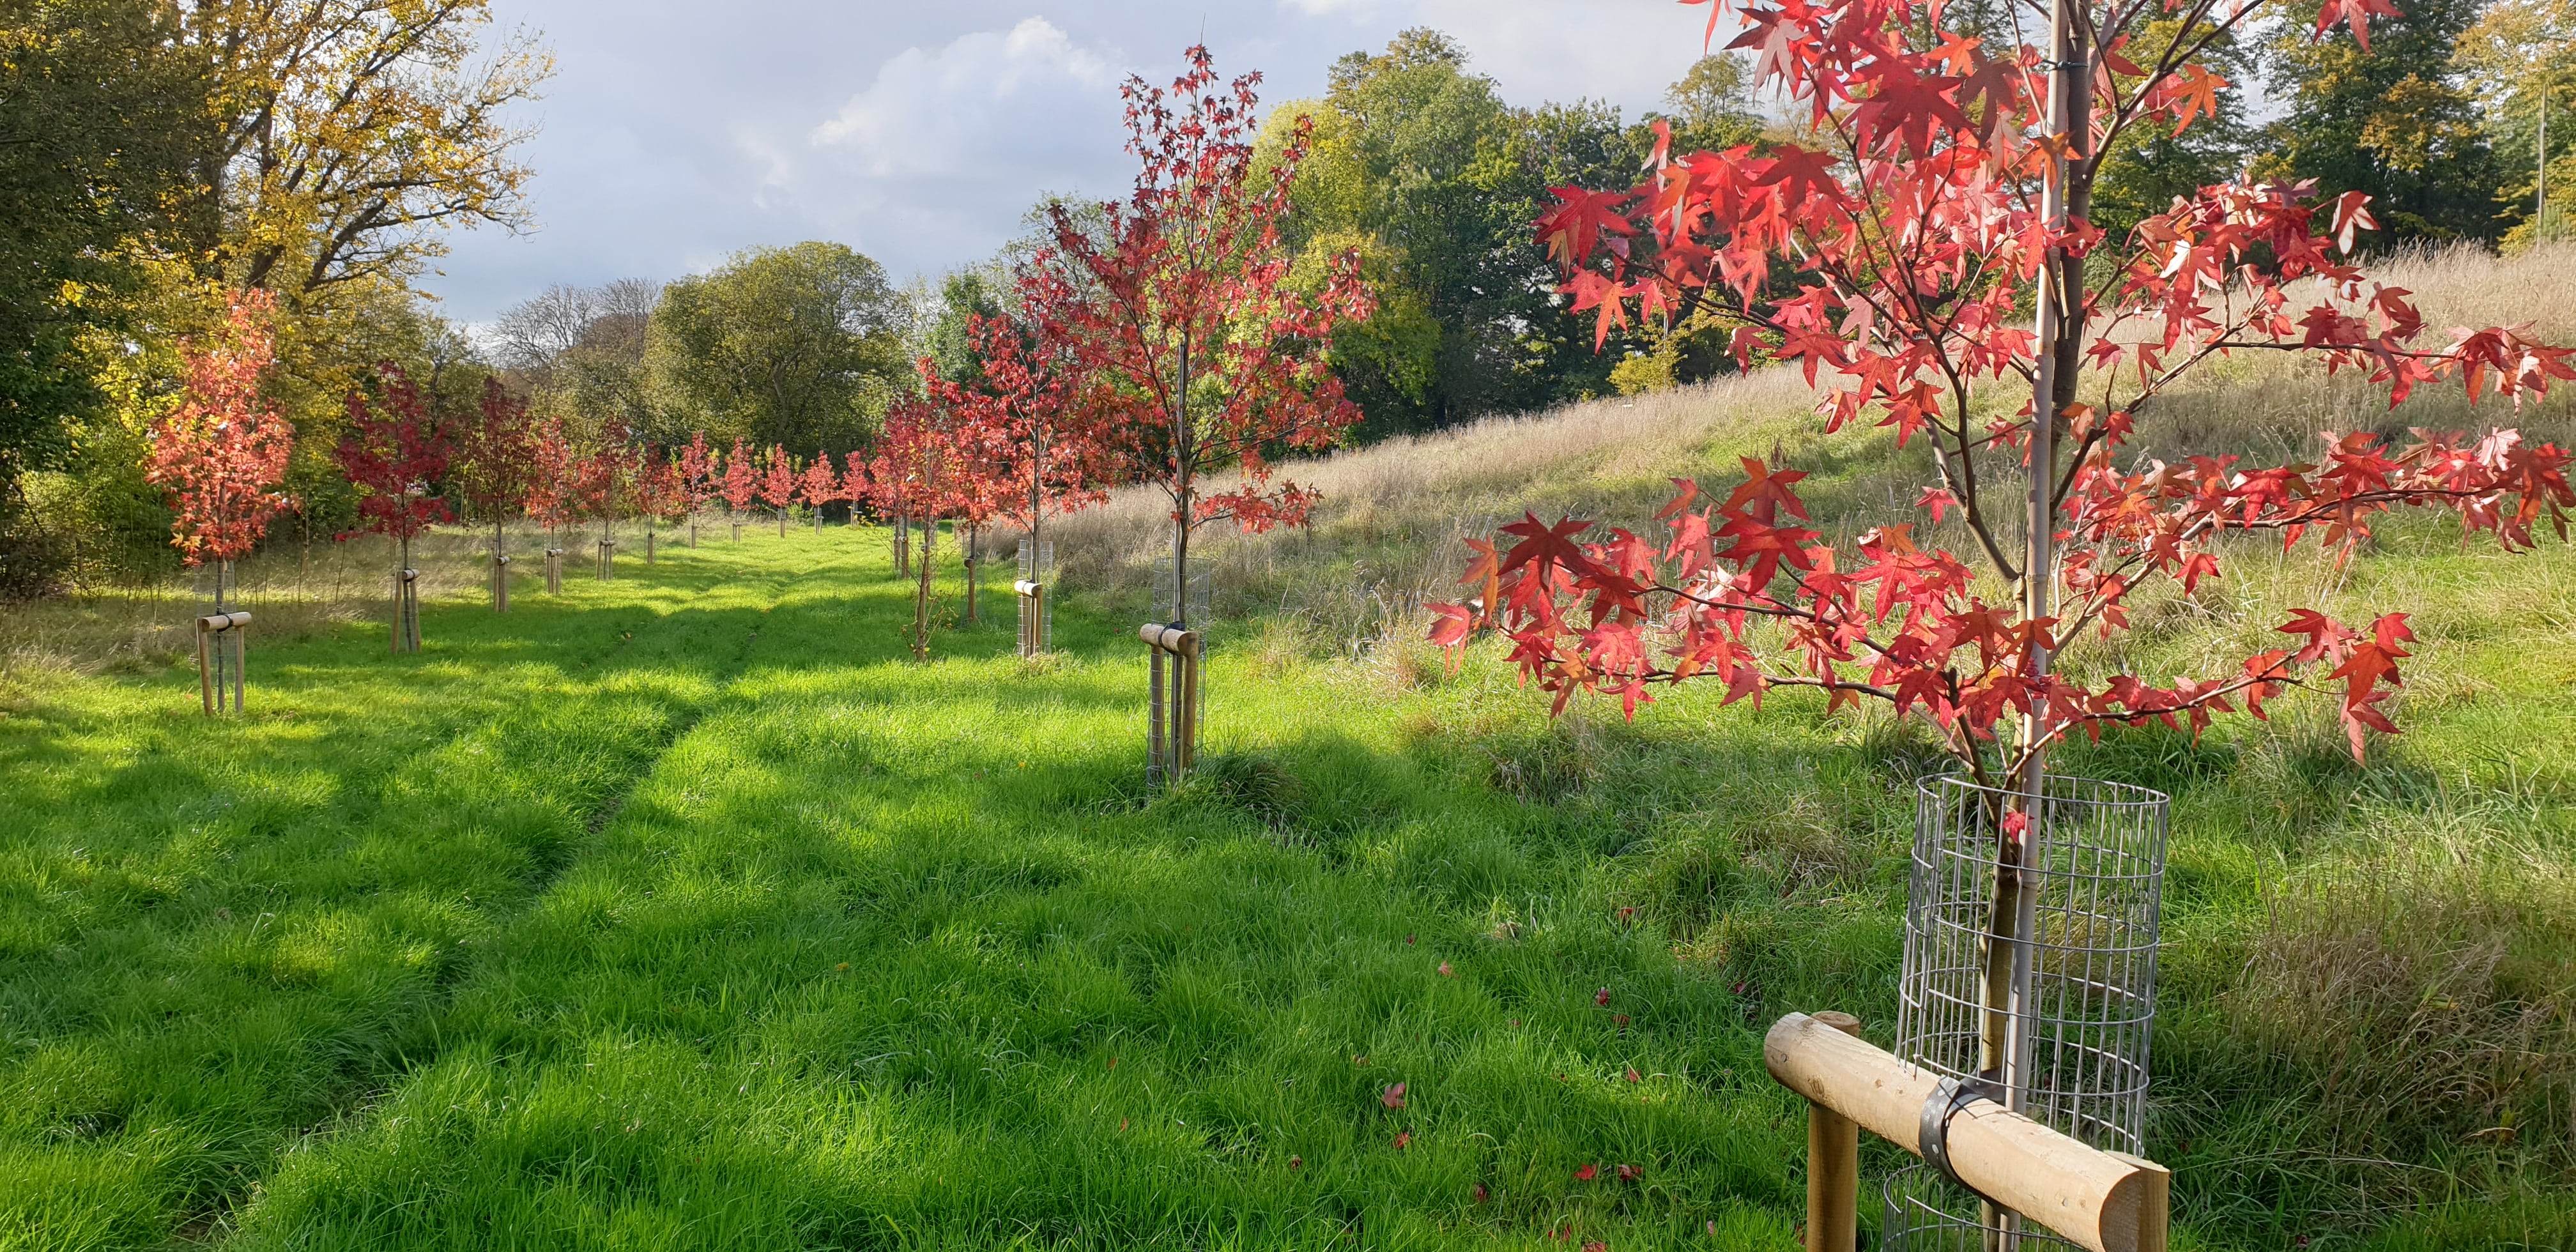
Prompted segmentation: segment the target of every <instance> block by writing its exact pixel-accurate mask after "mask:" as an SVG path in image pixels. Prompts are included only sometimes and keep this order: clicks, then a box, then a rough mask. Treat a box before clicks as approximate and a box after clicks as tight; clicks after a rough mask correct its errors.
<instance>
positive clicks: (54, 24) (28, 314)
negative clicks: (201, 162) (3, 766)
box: [0, 0, 213, 593]
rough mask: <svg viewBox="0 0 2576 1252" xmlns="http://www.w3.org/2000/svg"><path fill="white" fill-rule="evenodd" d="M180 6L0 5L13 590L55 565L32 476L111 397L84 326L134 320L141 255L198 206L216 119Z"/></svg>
mask: <svg viewBox="0 0 2576 1252" xmlns="http://www.w3.org/2000/svg"><path fill="white" fill-rule="evenodd" d="M181 16H182V14H181V10H180V8H179V6H177V5H175V4H169V3H154V2H150V0H142V2H137V0H52V2H50V3H44V4H21V5H13V6H11V10H10V13H9V15H8V17H7V18H6V19H5V20H0V221H6V222H7V223H8V224H9V229H8V230H6V231H0V593H6V592H8V591H9V590H11V589H12V588H17V589H33V588H35V587H37V586H40V585H42V584H43V583H44V582H45V581H47V578H48V573H49V571H48V569H47V568H46V566H47V562H46V561H44V560H43V559H41V557H40V553H39V551H38V550H37V538H36V535H35V533H34V531H33V530H32V528H29V529H24V530H22V524H23V523H25V521H26V519H24V518H23V517H22V516H21V512H20V509H21V502H20V498H21V491H22V485H21V475H22V474H23V473H24V472H26V471H28V470H31V469H49V468H53V467H55V466H57V465H60V464H62V463H63V462H64V460H65V459H66V458H67V457H68V456H69V455H70V453H71V451H72V449H73V445H74V430H75V427H76V425H77V423H78V421H79V420H80V419H81V418H83V417H85V416H86V415H89V414H91V413H94V412H96V411H98V410H99V408H100V407H101V406H102V405H103V404H104V402H105V399H106V397H105V396H104V395H103V394H102V393H101V390H100V388H99V387H98V385H97V382H96V378H95V370H93V369H92V368H91V366H90V363H88V362H86V361H85V360H83V359H82V355H81V353H80V351H79V343H80V340H81V338H82V336H83V335H84V333H85V332H92V331H124V330H126V329H129V328H130V326H131V323H132V318H131V317H130V316H129V314H130V313H131V310H130V308H129V307H128V305H127V303H126V302H125V301H122V300H118V299H115V298H111V297H112V295H113V293H117V292H121V291H124V290H126V289H129V288H131V287H133V286H135V285H137V284H138V283H139V282H140V281H141V278H140V276H139V275H138V273H137V272H136V271H137V268H138V266H137V262H136V254H137V253H138V251H141V250H144V249H147V248H149V247H151V246H153V245H154V243H155V242H156V241H157V242H159V243H171V242H175V238H174V237H175V236H177V235H179V234H183V233H185V232H184V231H183V229H182V228H183V227H184V226H185V225H187V224H188V223H189V221H190V220H191V217H190V214H189V213H188V211H187V209H188V205H187V202H186V197H185V194H184V193H185V192H186V190H187V188H188V187H189V186H190V184H191V181H192V180H191V178H190V173H191V167H192V163H193V162H194V161H195V160H196V159H197V158H198V157H199V155H200V154H201V153H202V151H203V148H204V145H205V144H206V142H208V141H209V140H210V138H211V136H212V133H213V126H212V123H211V122H210V121H209V120H208V115H207V110H206V107H205V106H206V90H207V81H206V74H205V71H204V67H203V65H202V64H201V63H200V62H198V61H197V60H196V59H195V58H193V57H191V56H189V55H188V54H186V53H185V52H184V51H183V50H181V49H178V48H175V47H174V46H173V38H174V36H175V35H176V33H177V32H178V29H179V23H180V20H181Z"/></svg>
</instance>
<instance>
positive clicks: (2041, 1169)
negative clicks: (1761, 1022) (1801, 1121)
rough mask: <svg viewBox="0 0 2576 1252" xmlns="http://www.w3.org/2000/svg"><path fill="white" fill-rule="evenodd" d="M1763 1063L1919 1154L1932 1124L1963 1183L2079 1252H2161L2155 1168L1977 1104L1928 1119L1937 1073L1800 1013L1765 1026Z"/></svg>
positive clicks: (2162, 1176)
mask: <svg viewBox="0 0 2576 1252" xmlns="http://www.w3.org/2000/svg"><path fill="white" fill-rule="evenodd" d="M1762 1062H1763V1065H1764V1066H1765V1067H1766V1068H1768V1069H1769V1070H1770V1071H1771V1076H1772V1077H1773V1078H1774V1079H1777V1080H1778V1081H1779V1083H1780V1085H1782V1086H1784V1087H1787V1088H1789V1089H1790V1090H1792V1091H1795V1092H1797V1093H1798V1094H1800V1095H1802V1096H1805V1097H1806V1098H1807V1100H1808V1102H1809V1103H1811V1104H1814V1105H1818V1106H1821V1107H1824V1108H1827V1109H1831V1110H1832V1111H1834V1112H1835V1113H1838V1114H1841V1115H1842V1116H1844V1117H1846V1118H1849V1119H1851V1120H1852V1121H1853V1122H1855V1123H1857V1124H1858V1125H1859V1126H1860V1127H1862V1128H1864V1129H1866V1130H1868V1131H1869V1132H1870V1133H1872V1134H1875V1135H1877V1136H1879V1137H1880V1138H1882V1139H1885V1140H1887V1141H1889V1142H1890V1143H1893V1144H1895V1145H1896V1146H1898V1147H1901V1148H1904V1149H1905V1150H1906V1151H1908V1152H1912V1153H1914V1154H1915V1155H1917V1156H1921V1155H1923V1154H1924V1149H1925V1146H1926V1145H1925V1144H1924V1142H1923V1140H1924V1137H1925V1136H1926V1134H1927V1133H1930V1132H1931V1128H1932V1127H1934V1126H1936V1125H1937V1126H1938V1127H1939V1128H1940V1133H1941V1135H1942V1137H1943V1142H1944V1144H1945V1146H1946V1148H1947V1151H1946V1153H1945V1155H1946V1156H1947V1157H1948V1160H1949V1164H1950V1168H1951V1170H1952V1171H1953V1173H1954V1175H1955V1176H1956V1177H1957V1179H1958V1180H1959V1182H1960V1183H1961V1184H1962V1185H1964V1186H1966V1187H1967V1188H1968V1189H1969V1190H1971V1191H1974V1192H1976V1193H1977V1194H1978V1195H1980V1196H1983V1197H1986V1198H1987V1199H1989V1200H1991V1201H1992V1202H1994V1203H1995V1204H1996V1205H1999V1206H2001V1207H2003V1208H2006V1209H2009V1210H2011V1211H2013V1212H2015V1213H2018V1214H2020V1215H2021V1216H2022V1217H2024V1218H2027V1219H2029V1220H2031V1221H2035V1222H2038V1223H2039V1224H2040V1225H2042V1226H2046V1227H2047V1228H2049V1229H2050V1230H2053V1231H2055V1232H2057V1233H2058V1234H2059V1235H2060V1236H2062V1237H2064V1238H2065V1239H2067V1240H2069V1241H2071V1242H2073V1243H2074V1244H2076V1245H2077V1246H2078V1247H2082V1248H2087V1249H2090V1252H2165V1236H2166V1223H2167V1220H2168V1211H2167V1206H2168V1205H2169V1204H2170V1203H2171V1194H2172V1183H2171V1175H2170V1174H2169V1173H2167V1172H2166V1170H2165V1169H2164V1167H2162V1166H2160V1165H2156V1164H2154V1163H2153V1162H2149V1161H2141V1160H2139V1159H2137V1158H2135V1157H2128V1156H2121V1155H2115V1154H2113V1153H2109V1152H2104V1151H2102V1150H2100V1149H2098V1148H2094V1147H2092V1146H2090V1145H2087V1144H2085V1143H2082V1142H2080V1141H2078V1140H2075V1139H2072V1138H2069V1137H2068V1136H2066V1135H2063V1134H2060V1133H2058V1132H2057V1131H2055V1130H2052V1129H2050V1128H2048V1127H2046V1126H2043V1125H2041V1124H2039V1123H2038V1122H2035V1121H2032V1120H2031V1119H2030V1118H2028V1117H2025V1116H2023V1115H2022V1114H2020V1113H2016V1112H2013V1111H2011V1110H2010V1109H2007V1108H2005V1107H2004V1106H2003V1105H2001V1104H1998V1103H1996V1102H1994V1101H1992V1100H1988V1099H1984V1098H1982V1097H1967V1096H1962V1097H1960V1098H1958V1099H1956V1100H1955V1101H1954V1102H1951V1103H1949V1104H1948V1105H1946V1106H1934V1108H1933V1110H1932V1112H1933V1113H1935V1114H1940V1115H1939V1116H1928V1115H1927V1111H1926V1105H1927V1104H1930V1103H1931V1102H1932V1101H1933V1100H1934V1099H1935V1098H1936V1096H1943V1095H1946V1094H1947V1093H1946V1092H1945V1091H1944V1090H1943V1079H1942V1078H1941V1076H1940V1075H1938V1074H1935V1073H1933V1072H1932V1071H1930V1070H1926V1069H1918V1068H1915V1067H1914V1066H1910V1065H1907V1064H1906V1063H1905V1062H1903V1061H1901V1060H1898V1059H1897V1058H1896V1057H1894V1056H1891V1055H1889V1054H1888V1053H1886V1052H1883V1051H1880V1050H1879V1049H1877V1048H1874V1047H1871V1046H1870V1045H1869V1044H1867V1043H1864V1042H1862V1041H1861V1040H1858V1039H1855V1038H1852V1037H1851V1036H1850V1035H1847V1034H1845V1033H1843V1032H1842V1031H1840V1030H1838V1029H1836V1028H1835V1027H1834V1026H1832V1025H1829V1024H1827V1023H1826V1022H1824V1021H1820V1020H1818V1019H1817V1018H1813V1017H1809V1016H1808V1015H1806V1014H1804V1013H1791V1014H1789V1015H1788V1016H1786V1017H1783V1018H1781V1019H1780V1020H1779V1021H1778V1022H1777V1023H1774V1024H1773V1025H1772V1027H1771V1032H1770V1034H1768V1035H1767V1036H1765V1037H1764V1038H1763V1041H1762ZM1945 1107H1946V1109H1947V1110H1949V1111H1946V1112H1944V1111H1943V1110H1944V1108H1945ZM1813 1228H1814V1224H1813V1222H1812V1220H1811V1222H1810V1227H1809V1229H1810V1231H1811V1232H1812V1231H1813ZM1813 1237H1814V1236H1813V1234H1812V1233H1811V1234H1810V1239H1811V1240H1812V1239H1813ZM1837 1252H1839V1250H1837Z"/></svg>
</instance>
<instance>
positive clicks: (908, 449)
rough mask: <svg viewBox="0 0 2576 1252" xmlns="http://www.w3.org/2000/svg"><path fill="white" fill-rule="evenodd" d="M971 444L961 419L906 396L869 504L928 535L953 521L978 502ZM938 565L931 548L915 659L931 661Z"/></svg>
mask: <svg viewBox="0 0 2576 1252" xmlns="http://www.w3.org/2000/svg"><path fill="white" fill-rule="evenodd" d="M972 452H973V444H972V441H971V439H969V438H967V437H966V436H964V435H963V434H962V432H961V430H960V428H959V420H958V414H957V413H956V412H954V411H953V410H950V409H948V408H946V407H945V406H943V405H940V404H938V403H937V402H936V401H934V400H932V399H929V398H925V397H923V396H919V395H913V394H906V395H904V396H903V397H902V398H900V399H898V400H897V401H895V403H894V405H893V407H891V408H889V409H888V410H886V418H885V428H884V430H882V431H881V432H879V433H878V436H877V446H876V456H875V458H874V459H873V460H872V461H871V462H870V463H869V466H868V481H869V499H870V501H871V502H872V503H873V504H875V506H876V508H877V511H878V512H879V513H882V514H884V515H886V516H888V517H893V518H900V519H904V520H907V521H910V522H913V523H915V524H917V525H919V526H920V527H921V529H922V531H923V533H924V534H928V533H929V532H930V531H931V530H932V529H933V528H935V527H936V526H938V525H939V519H940V518H942V517H948V516H953V515H955V514H956V512H957V511H958V510H959V508H960V507H961V506H962V505H963V503H964V502H965V501H966V500H967V499H968V498H970V497H971V496H973V495H974V494H975V492H976V490H977V487H976V465H975V458H974V457H973V455H972ZM937 565H938V562H936V561H933V560H931V559H930V554H929V551H928V550H927V548H926V547H925V549H924V551H923V553H922V559H921V560H920V561H918V562H915V565H914V570H913V576H914V579H915V581H914V583H913V595H912V640H911V642H912V659H913V660H915V661H921V662H926V661H928V660H929V659H930V632H931V629H932V627H933V626H934V625H935V624H936V623H934V622H933V621H932V617H931V600H930V586H931V574H932V572H933V571H934V569H935V568H936V567H937Z"/></svg>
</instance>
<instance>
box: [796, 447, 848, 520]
mask: <svg viewBox="0 0 2576 1252" xmlns="http://www.w3.org/2000/svg"><path fill="white" fill-rule="evenodd" d="M796 491H797V494H798V495H799V496H801V497H803V499H804V501H805V503H806V505H807V506H808V507H810V508H812V509H814V510H815V511H816V512H820V511H822V508H823V506H824V505H827V504H830V503H831V502H833V501H834V500H838V499H840V498H841V475H840V472H839V471H838V470H835V469H833V468H832V454H831V453H829V452H818V453H815V454H814V463H813V464H811V465H808V466H806V467H805V474H804V476H803V477H802V478H800V479H799V480H798V481H797V485H796Z"/></svg>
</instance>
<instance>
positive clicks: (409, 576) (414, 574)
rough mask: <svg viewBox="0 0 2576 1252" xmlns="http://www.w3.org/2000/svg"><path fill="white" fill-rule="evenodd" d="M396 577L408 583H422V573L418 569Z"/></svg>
mask: <svg viewBox="0 0 2576 1252" xmlns="http://www.w3.org/2000/svg"><path fill="white" fill-rule="evenodd" d="M395 577H397V578H400V579H402V580H403V581H404V582H407V583H409V582H418V581H420V571H419V570H416V569H407V570H404V571H402V572H401V573H399V574H397V575H395Z"/></svg>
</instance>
